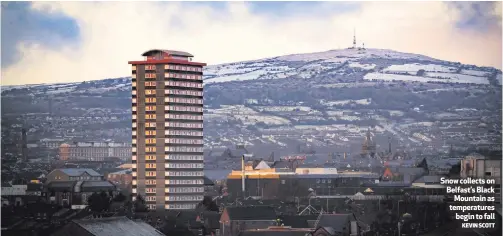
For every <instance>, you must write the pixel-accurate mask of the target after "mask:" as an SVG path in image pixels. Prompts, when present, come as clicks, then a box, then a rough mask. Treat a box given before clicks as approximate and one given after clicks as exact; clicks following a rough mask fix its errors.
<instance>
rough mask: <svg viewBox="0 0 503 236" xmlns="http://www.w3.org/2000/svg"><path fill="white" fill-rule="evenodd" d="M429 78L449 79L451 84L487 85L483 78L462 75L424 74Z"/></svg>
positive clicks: (487, 81) (487, 82)
mask: <svg viewBox="0 0 503 236" xmlns="http://www.w3.org/2000/svg"><path fill="white" fill-rule="evenodd" d="M426 74H427V75H428V76H429V77H442V78H450V81H452V82H453V83H455V82H458V83H463V84H464V83H471V84H489V80H487V78H485V77H478V76H473V75H462V74H453V73H435V72H428V73H426Z"/></svg>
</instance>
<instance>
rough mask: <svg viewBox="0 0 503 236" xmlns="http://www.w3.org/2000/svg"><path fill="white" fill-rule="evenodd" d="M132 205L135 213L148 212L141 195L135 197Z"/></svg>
mask: <svg viewBox="0 0 503 236" xmlns="http://www.w3.org/2000/svg"><path fill="white" fill-rule="evenodd" d="M133 205H134V209H135V212H147V211H148V207H147V204H146V202H145V199H143V197H142V196H141V195H138V197H136V200H135V201H134V202H133Z"/></svg>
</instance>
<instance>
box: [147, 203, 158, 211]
mask: <svg viewBox="0 0 503 236" xmlns="http://www.w3.org/2000/svg"><path fill="white" fill-rule="evenodd" d="M147 207H148V209H150V210H155V208H156V206H155V205H153V204H150V205H147Z"/></svg>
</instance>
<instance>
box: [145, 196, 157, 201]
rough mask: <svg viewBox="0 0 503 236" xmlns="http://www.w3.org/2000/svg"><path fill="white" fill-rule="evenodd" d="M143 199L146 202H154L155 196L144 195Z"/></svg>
mask: <svg viewBox="0 0 503 236" xmlns="http://www.w3.org/2000/svg"><path fill="white" fill-rule="evenodd" d="M145 201H147V202H155V196H146V197H145Z"/></svg>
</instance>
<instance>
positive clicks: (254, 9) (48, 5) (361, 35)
mask: <svg viewBox="0 0 503 236" xmlns="http://www.w3.org/2000/svg"><path fill="white" fill-rule="evenodd" d="M138 9H140V10H138ZM182 9H183V10H182ZM91 11H92V12H91ZM146 12H153V13H152V14H146ZM156 12H159V13H161V12H162V14H156ZM425 12H427V13H428V14H426V13H425ZM20 16H22V17H20ZM159 19H160V20H159ZM132 28H134V29H135V30H134V31H133V30H132ZM355 28H356V37H357V41H358V42H357V43H358V45H361V43H365V45H366V47H369V48H385V49H392V50H396V51H402V52H407V53H417V54H422V55H426V56H430V57H433V58H438V59H442V60H450V61H459V62H461V63H467V64H475V65H480V66H492V67H496V68H498V69H501V49H502V48H501V3H500V2H480V3H471V2H463V3H457V2H421V3H418V2H400V3H397V2H394V3H389V2H204V3H203V2H199V3H196V2H190V3H179V2H163V3H159V2H142V3H137V2H123V3H120V2H93V3H90V2H79V3H76V2H73V3H71V2H68V3H66V2H65V3H63V2H61V3H59V2H36V3H2V31H3V32H2V62H3V63H2V78H3V79H2V85H15V84H38V83H64V82H79V81H89V80H98V79H104V78H113V77H123V76H128V74H129V73H130V72H129V69H130V68H128V66H127V64H124V62H125V61H127V60H132V59H140V58H139V57H138V52H139V51H144V49H145V48H175V49H179V50H184V51H190V52H191V53H193V54H194V55H196V58H195V60H196V61H205V62H208V64H209V65H211V64H220V63H226V62H236V61H246V60H254V59H261V58H267V57H275V56H281V55H287V54H295V53H309V52H317V51H326V50H331V49H338V48H346V47H348V46H351V44H352V39H353V30H354V29H355ZM172 31H176V32H177V34H176V35H173V34H170V32H172ZM4 32H9V33H10V34H6V33H4ZM133 32H135V33H133ZM136 32H137V33H136ZM178 32H180V33H178ZM143 35H148V36H143ZM102 64H106V65H107V67H100V66H99V65H102ZM26 68H30V69H29V70H27V69H26ZM89 68H93V69H92V70H89ZM75 71H86V73H75Z"/></svg>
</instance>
